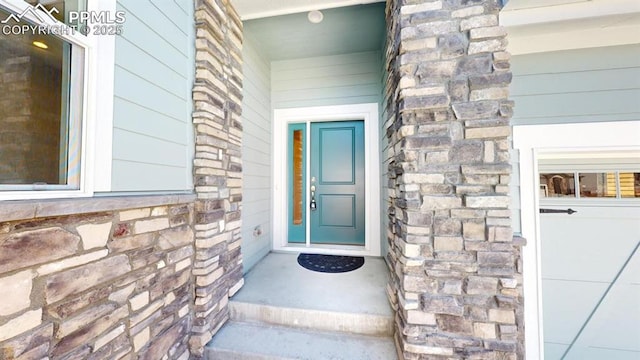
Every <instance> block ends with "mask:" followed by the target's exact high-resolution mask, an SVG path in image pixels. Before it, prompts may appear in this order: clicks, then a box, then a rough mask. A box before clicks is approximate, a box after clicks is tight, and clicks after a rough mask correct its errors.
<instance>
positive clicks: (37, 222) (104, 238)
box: [0, 200, 195, 359]
mask: <svg viewBox="0 0 640 360" xmlns="http://www.w3.org/2000/svg"><path fill="white" fill-rule="evenodd" d="M96 201H99V200H96ZM85 202H86V201H85ZM43 204H44V203H43ZM11 206H12V205H10V204H1V205H0V212H2V213H4V211H7V210H9V211H10V209H11ZM193 214H194V206H193V204H192V203H179V204H167V205H157V206H148V207H137V208H126V209H118V210H108V211H102V212H94V213H82V214H70V215H62V216H52V217H43V218H39V217H36V218H30V219H27V220H15V221H10V222H2V223H0V289H2V290H1V293H2V300H1V301H0V359H43V358H49V359H105V358H112V359H161V358H167V359H188V358H189V356H190V354H189V349H188V340H189V336H190V330H191V325H192V314H193V311H194V307H193V304H194V285H193V283H192V281H191V279H192V274H191V270H192V266H193V263H194V256H195V254H194V242H195V237H194V231H193Z"/></svg>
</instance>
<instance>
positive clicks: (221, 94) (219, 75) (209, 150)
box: [190, 0, 243, 356]
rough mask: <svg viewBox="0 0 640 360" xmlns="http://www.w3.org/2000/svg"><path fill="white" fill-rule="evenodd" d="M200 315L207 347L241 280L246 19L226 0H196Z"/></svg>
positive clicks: (201, 339) (199, 337)
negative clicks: (242, 142) (242, 114)
mask: <svg viewBox="0 0 640 360" xmlns="http://www.w3.org/2000/svg"><path fill="white" fill-rule="evenodd" d="M195 16H196V77H195V84H194V89H193V98H194V102H195V108H194V114H193V122H194V126H195V130H196V149H195V151H196V152H195V160H194V176H195V180H194V181H195V186H196V193H197V197H198V199H197V201H196V215H195V216H196V217H195V230H196V261H195V263H194V270H193V275H194V276H195V283H196V287H195V290H196V299H195V320H194V324H193V335H192V337H191V341H190V344H191V350H192V354H193V355H195V356H202V355H203V348H204V345H205V344H206V343H207V342H208V341H209V340H210V339H211V338H212V336H213V335H214V334H215V333H216V332H217V331H218V330H219V329H220V327H221V326H222V325H223V324H224V322H225V321H226V320H227V319H228V318H229V310H228V307H227V303H228V299H229V297H230V296H232V295H233V294H234V293H235V292H236V291H238V290H239V289H240V287H241V286H242V284H243V278H242V258H241V254H240V222H241V220H240V211H241V200H242V160H241V141H242V124H241V122H240V113H241V109H240V104H241V101H242V22H241V20H240V17H239V16H238V14H237V13H236V12H235V10H234V9H233V7H232V5H231V4H230V2H229V1H228V0H197V1H196V15H195Z"/></svg>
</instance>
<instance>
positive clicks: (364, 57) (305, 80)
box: [271, 51, 382, 109]
mask: <svg viewBox="0 0 640 360" xmlns="http://www.w3.org/2000/svg"><path fill="white" fill-rule="evenodd" d="M381 69H382V61H381V54H380V52H378V51H372V52H362V53H354V54H344V55H335V56H322V57H315V58H305V59H295V60H282V61H274V62H272V63H271V87H272V89H271V94H272V104H273V108H275V109H282V108H295V107H306V106H328V105H346V104H359V103H378V102H379V101H380V94H381V93H382V84H381V83H380V71H381Z"/></svg>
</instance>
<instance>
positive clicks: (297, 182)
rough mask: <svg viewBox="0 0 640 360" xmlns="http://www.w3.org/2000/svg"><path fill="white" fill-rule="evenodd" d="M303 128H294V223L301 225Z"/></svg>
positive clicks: (302, 205)
mask: <svg viewBox="0 0 640 360" xmlns="http://www.w3.org/2000/svg"><path fill="white" fill-rule="evenodd" d="M302 136H303V133H302V130H294V131H293V224H294V225H300V224H302V216H303V210H302V209H303V207H304V204H303V203H302V201H303V200H302V198H303V194H302V192H303V187H304V185H303V181H304V179H303V176H304V171H303V168H302V167H303V165H304V159H303V156H304V155H303V154H304V152H303V149H304V148H303V141H302Z"/></svg>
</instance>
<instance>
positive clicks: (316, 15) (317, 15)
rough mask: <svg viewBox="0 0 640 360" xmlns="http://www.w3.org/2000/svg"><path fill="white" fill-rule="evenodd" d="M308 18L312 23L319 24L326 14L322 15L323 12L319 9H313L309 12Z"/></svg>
mask: <svg viewBox="0 0 640 360" xmlns="http://www.w3.org/2000/svg"><path fill="white" fill-rule="evenodd" d="M307 18H308V19H309V21H311V22H312V23H314V24H318V23H321V22H322V19H324V15H322V12H320V11H318V10H313V11H309V14H308V15H307Z"/></svg>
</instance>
